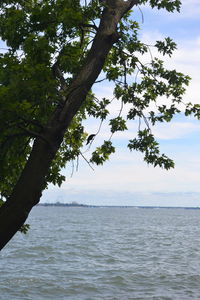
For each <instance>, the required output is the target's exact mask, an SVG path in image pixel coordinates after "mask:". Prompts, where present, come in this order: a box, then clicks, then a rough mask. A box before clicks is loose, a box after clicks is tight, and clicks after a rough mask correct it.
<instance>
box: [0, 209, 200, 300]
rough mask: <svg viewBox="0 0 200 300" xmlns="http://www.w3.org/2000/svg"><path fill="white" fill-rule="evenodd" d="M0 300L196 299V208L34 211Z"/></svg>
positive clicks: (10, 252) (199, 265)
mask: <svg viewBox="0 0 200 300" xmlns="http://www.w3.org/2000/svg"><path fill="white" fill-rule="evenodd" d="M29 224H30V225H31V229H30V231H29V233H28V234H27V235H22V234H21V233H18V234H17V235H16V236H15V237H14V239H13V240H12V241H11V242H10V243H9V244H8V245H7V246H6V247H5V248H4V249H3V250H2V251H1V253H0V259H1V262H0V299H2V300H7V299H14V300H18V299H19V300H25V299H26V300H29V299H30V300H40V299H41V300H42V299H54V300H55V299H56V300H57V299H59V300H60V299H73V300H79V299H81V300H82V299H83V300H86V299H88V300H90V299H91V300H96V299H106V300H107V299H109V300H111V299H112V300H114V299H120V300H121V299H124V300H127V299H137V300H139V299H141V300H143V299H154V300H156V299H157V300H158V299H159V300H160V299H166V300H167V299H172V300H176V299H179V300H182V299H185V300H188V299H200V210H185V209H148V208H146V209H145V208H144V209H142V208H140V209H137V208H76V207H74V208H73V207H71V208H69V207H35V208H34V210H33V212H32V213H31V215H30V218H29Z"/></svg>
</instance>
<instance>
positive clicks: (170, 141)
mask: <svg viewBox="0 0 200 300" xmlns="http://www.w3.org/2000/svg"><path fill="white" fill-rule="evenodd" d="M141 11H142V14H141ZM142 15H143V17H142ZM199 16H200V1H199V0H182V8H181V12H180V13H173V14H170V13H167V12H166V11H164V10H156V9H153V10H152V9H151V8H149V7H147V6H145V7H142V6H141V7H140V10H139V9H138V8H135V9H134V11H133V15H132V18H133V19H136V20H137V21H139V22H140V24H141V31H140V36H141V39H142V41H144V42H146V43H148V44H153V43H154V42H155V41H156V40H158V39H163V38H164V37H168V36H170V37H171V38H173V39H174V41H175V42H176V43H177V45H178V49H177V50H176V51H175V53H174V55H173V56H172V57H171V58H170V59H169V58H166V59H165V62H166V64H165V65H166V66H167V67H168V68H170V69H176V70H178V71H180V72H183V73H184V74H187V75H189V76H190V77H191V78H192V80H191V83H190V86H189V87H188V89H187V92H186V94H185V96H184V101H185V102H192V103H200V96H199V86H200V78H199V76H198V75H199V70H200V30H199V28H200V17H199ZM142 19H144V21H143V23H142ZM95 92H96V94H97V96H98V97H99V98H101V97H110V98H112V85H109V84H105V83H104V84H103V85H98V86H96V87H95ZM117 111H119V107H118V106H117V105H116V107H113V115H115V116H117ZM136 126H137V125H136V124H132V125H130V130H129V131H126V132H124V133H117V134H116V135H115V136H114V137H113V143H114V145H115V146H116V152H115V154H113V155H112V156H111V158H110V160H109V161H108V162H106V163H105V164H104V165H103V166H94V170H92V169H91V168H90V167H89V165H88V164H87V163H86V161H85V160H83V159H80V160H79V165H78V171H76V170H74V172H73V176H72V164H69V165H67V166H66V168H65V169H64V170H63V174H64V175H65V176H66V181H65V182H64V183H63V184H62V186H61V187H60V188H59V187H54V186H52V185H50V186H49V189H48V190H46V191H44V192H43V196H42V199H41V202H57V201H59V202H64V203H70V202H72V201H76V202H79V203H83V204H90V205H120V206H121V205H122V206H123V205H125V206H127V205H130V206H190V207H191V206H193V207H200V155H199V153H200V121H198V120H195V119H194V118H192V117H189V118H186V117H184V116H183V115H179V116H176V117H175V118H174V119H173V121H172V122H170V123H167V124H162V123H161V124H159V125H158V126H156V127H155V128H154V130H153V132H154V134H155V137H156V139H157V140H158V141H159V143H160V147H161V151H162V152H163V153H165V154H166V155H167V156H169V157H170V158H172V159H173V160H174V162H175V169H172V170H169V171H166V170H163V169H160V168H159V167H157V168H154V167H152V166H148V165H147V164H146V163H145V162H144V161H143V156H142V154H140V153H138V152H130V151H129V150H128V149H127V146H126V145H127V142H128V139H130V138H131V137H132V136H133V132H135V130H136V129H137V128H136ZM98 127H99V122H96V123H95V122H94V121H90V122H88V123H87V124H86V128H87V130H88V133H95V132H97V131H98ZM109 135H110V134H109V132H108V131H107V125H106V124H103V125H102V127H101V131H100V133H99V134H98V136H97V137H96V138H95V140H94V142H93V144H92V146H91V149H90V150H91V151H92V150H94V149H95V147H96V146H98V145H100V144H102V142H103V140H104V139H108V138H109ZM86 150H87V147H86V146H85V148H84V149H83V152H84V151H86ZM88 154H89V153H87V151H86V153H85V156H86V157H87V155H88ZM88 157H89V156H88ZM75 169H76V168H75Z"/></svg>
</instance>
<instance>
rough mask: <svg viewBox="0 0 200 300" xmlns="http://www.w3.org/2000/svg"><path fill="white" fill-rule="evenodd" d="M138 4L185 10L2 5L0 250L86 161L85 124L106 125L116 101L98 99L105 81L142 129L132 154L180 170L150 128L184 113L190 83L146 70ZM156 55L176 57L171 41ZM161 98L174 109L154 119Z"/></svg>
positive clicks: (51, 1)
mask: <svg viewBox="0 0 200 300" xmlns="http://www.w3.org/2000/svg"><path fill="white" fill-rule="evenodd" d="M139 4H150V5H151V7H152V8H154V7H157V8H158V9H161V8H164V9H166V10H167V11H169V12H173V11H174V10H178V11H179V10H180V5H181V3H180V1H179V0H174V1H167V0H128V1H123V0H104V1H100V0H99V1H98V0H92V1H89V0H88V1H87V0H85V1H79V0H41V1H40V0H18V1H13V0H7V1H2V2H1V4H0V14H1V19H0V36H1V39H2V40H3V41H4V42H5V45H6V46H5V47H6V50H3V49H2V50H1V52H2V53H1V54H0V195H1V208H0V249H2V248H3V247H4V246H5V245H6V243H7V242H8V241H9V240H10V239H11V238H12V237H13V235H14V234H15V233H16V232H17V231H18V230H20V229H21V228H22V229H26V228H24V227H22V226H23V224H24V222H25V221H26V219H27V217H28V214H29V212H30V211H31V209H32V208H33V206H34V205H36V204H37V203H38V202H39V200H40V197H41V194H42V191H43V190H44V189H45V188H46V187H47V186H48V183H50V182H51V183H53V184H58V185H59V186H60V185H61V183H62V182H63V180H64V179H65V178H64V176H63V175H62V174H61V172H60V171H61V169H62V168H63V167H64V166H65V165H66V163H67V162H69V161H70V160H73V159H75V158H76V157H78V156H79V155H82V156H83V154H82V152H81V147H82V145H83V143H85V142H86V139H87V133H86V132H85V131H84V127H83V124H82V121H83V120H84V119H87V118H88V117H90V116H92V117H94V118H96V119H99V120H100V122H103V121H104V120H105V119H107V118H108V117H109V104H110V100H109V99H106V98H103V99H97V98H96V96H95V95H94V93H93V92H92V86H93V85H94V84H95V83H96V81H97V78H98V76H99V75H100V74H103V75H104V76H105V78H106V80H108V81H112V82H114V84H115V88H114V95H115V98H116V99H118V101H120V102H121V103H122V105H123V106H124V105H128V107H129V112H128V114H127V120H135V119H139V120H140V122H141V121H143V122H144V123H145V124H146V128H145V129H143V130H142V129H141V128H140V127H139V129H138V135H137V136H136V137H134V138H133V139H132V140H130V141H129V143H128V147H129V148H130V150H133V149H135V150H138V151H141V152H143V153H144V160H145V161H146V162H147V163H151V164H153V165H154V166H157V165H158V166H160V167H163V168H165V169H169V168H171V167H173V166H174V163H173V161H172V160H171V159H169V158H168V157H167V156H165V155H164V154H161V153H160V150H159V145H158V143H157V141H156V140H155V138H154V136H153V133H152V131H151V127H152V126H153V125H154V124H155V123H156V122H164V121H167V122H169V121H170V120H171V119H172V117H173V115H174V114H175V113H177V112H180V109H179V104H180V103H181V100H182V95H183V94H184V92H185V87H186V86H187V85H188V83H189V77H188V76H184V75H183V74H182V73H179V72H177V71H176V70H166V69H165V68H164V65H163V61H161V60H159V59H156V58H154V59H153V58H152V59H151V61H150V63H149V64H148V65H146V64H144V63H142V56H143V55H145V54H146V53H148V52H149V46H148V45H145V44H144V43H142V41H140V40H139V39H138V30H139V24H138V23H137V22H136V21H134V20H133V17H132V13H131V9H132V8H134V7H137V6H138V5H139ZM155 47H157V49H158V51H159V52H161V53H162V54H163V55H170V56H171V54H172V52H173V50H174V49H175V48H176V44H175V43H174V42H173V41H172V40H171V39H170V38H166V39H165V40H164V41H158V42H157V43H156V44H155ZM163 96H165V97H166V98H167V99H168V101H167V103H168V104H165V105H158V104H157V106H156V109H155V110H151V109H150V107H151V104H152V103H156V101H157V99H158V98H159V97H163ZM169 100H170V101H171V102H170V104H169ZM185 113H186V114H191V113H195V114H196V115H197V116H198V114H199V107H198V105H194V106H192V105H191V104H188V105H187V106H186V110H185ZM127 120H126V119H125V118H123V117H122V115H121V112H120V113H119V115H118V116H117V117H116V118H113V119H111V120H110V121H109V124H110V130H111V133H112V134H113V133H114V132H116V131H124V130H126V129H127V126H126V121H127ZM93 137H94V136H93ZM114 151H115V149H114V147H113V145H112V142H111V140H108V141H104V143H103V145H102V146H99V147H98V148H97V149H96V150H95V151H94V152H93V153H92V155H91V159H90V161H88V163H89V164H92V163H96V164H97V165H98V164H102V163H103V162H104V161H106V160H107V159H108V158H109V155H110V154H111V153H113V152H114ZM83 157H84V156H83Z"/></svg>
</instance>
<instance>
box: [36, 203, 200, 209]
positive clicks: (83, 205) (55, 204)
mask: <svg viewBox="0 0 200 300" xmlns="http://www.w3.org/2000/svg"><path fill="white" fill-rule="evenodd" d="M37 206H45V207H49V206H51V207H85V208H102V207H105V208H114V207H116V208H148V209H161V208H162V209H200V207H192V206H191V207H187V206H185V207H184V206H134V205H89V204H80V203H73V202H72V203H61V202H55V203H39V204H37Z"/></svg>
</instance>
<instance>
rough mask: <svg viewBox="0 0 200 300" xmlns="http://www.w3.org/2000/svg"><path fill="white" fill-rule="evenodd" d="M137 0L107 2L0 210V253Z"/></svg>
mask: <svg viewBox="0 0 200 300" xmlns="http://www.w3.org/2000/svg"><path fill="white" fill-rule="evenodd" d="M137 3H138V1H136V0H134V1H122V0H115V1H112V0H107V7H106V8H105V9H104V10H103V13H102V17H101V21H100V25H99V28H98V31H97V34H96V36H95V38H94V41H93V45H92V47H91V49H90V51H89V54H88V56H87V58H86V61H85V64H84V66H83V67H82V69H81V70H80V72H79V73H78V74H77V76H76V78H75V79H74V81H73V82H72V84H71V86H70V87H69V88H68V89H67V90H66V91H65V94H66V98H65V103H64V106H63V107H62V108H61V107H58V108H57V109H56V110H55V112H54V114H53V115H52V117H51V118H50V120H49V121H48V123H47V125H46V126H45V128H44V129H43V132H42V135H43V139H41V138H36V139H35V142H34V145H33V148H32V152H31V154H30V156H29V158H28V161H27V163H26V166H25V168H24V170H23V171H22V173H21V176H20V178H19V180H18V182H17V184H16V186H15V187H14V189H13V192H12V194H11V196H10V197H9V199H8V200H7V201H6V202H5V204H4V205H3V206H2V207H1V209H0V250H1V249H2V248H3V247H4V246H5V245H6V244H7V243H8V241H9V240H10V239H11V238H12V237H13V236H14V234H15V233H16V232H17V231H18V230H19V229H20V228H21V226H22V225H23V224H24V222H25V220H26V219H27V217H28V215H29V212H30V211H31V209H32V208H33V206H34V205H36V204H37V203H38V202H39V200H40V197H41V195H42V191H43V189H44V187H45V184H46V181H45V180H46V176H47V174H48V172H49V168H50V165H51V163H52V160H53V159H54V157H55V154H56V152H57V151H58V149H59V147H60V144H61V143H62V140H63V136H64V133H65V131H66V130H67V128H68V126H69V125H70V123H71V121H72V119H73V117H74V116H75V115H76V113H77V111H78V110H79V109H80V107H81V105H82V103H83V102H84V100H85V98H86V96H87V93H88V92H89V91H90V89H91V87H92V85H93V84H94V82H95V81H96V79H97V77H98V75H99V74H100V72H101V70H102V68H103V65H104V62H105V59H106V57H107V55H108V53H109V51H110V49H111V48H112V46H113V44H114V43H115V42H116V41H117V39H118V32H117V24H118V23H119V21H120V19H121V18H122V17H123V15H124V14H125V13H126V12H127V11H128V10H129V9H131V8H132V7H133V5H135V4H137Z"/></svg>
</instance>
